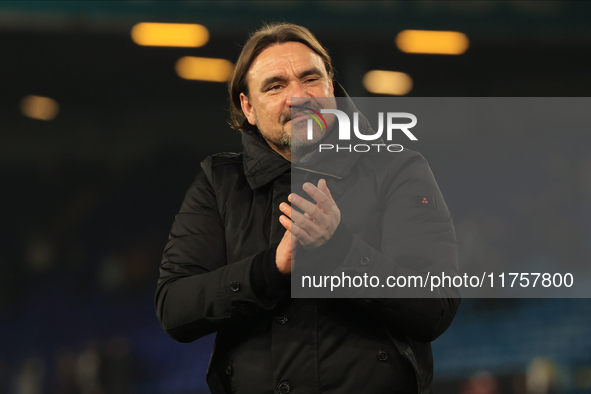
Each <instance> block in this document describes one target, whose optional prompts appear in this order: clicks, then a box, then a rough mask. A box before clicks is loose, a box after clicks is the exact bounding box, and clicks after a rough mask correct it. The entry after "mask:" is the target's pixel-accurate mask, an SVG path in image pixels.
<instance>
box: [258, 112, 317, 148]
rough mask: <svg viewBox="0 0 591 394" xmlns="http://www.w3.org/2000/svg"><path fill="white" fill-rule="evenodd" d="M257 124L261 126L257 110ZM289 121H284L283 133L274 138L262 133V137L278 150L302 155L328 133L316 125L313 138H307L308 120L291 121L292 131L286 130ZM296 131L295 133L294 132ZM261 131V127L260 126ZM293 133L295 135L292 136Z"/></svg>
mask: <svg viewBox="0 0 591 394" xmlns="http://www.w3.org/2000/svg"><path fill="white" fill-rule="evenodd" d="M254 118H255V124H256V125H257V127H258V126H259V120H258V118H257V115H256V112H255V114H254ZM286 124H287V122H283V125H282V127H281V133H280V134H279V136H278V137H277V138H273V137H272V136H269V135H264V134H263V133H261V135H262V137H263V138H264V139H265V140H267V141H269V143H271V144H273V146H275V147H276V148H277V149H278V150H280V151H283V152H285V151H290V152H291V154H292V156H298V157H300V156H302V155H304V154H305V153H307V152H309V151H310V150H312V149H313V148H314V146H315V145H316V144H317V143H318V142H320V141H321V140H322V139H323V138H324V137H325V135H326V130H324V129H323V128H319V127H317V125H314V129H313V138H312V139H311V140H309V139H308V138H307V132H308V127H307V122H306V121H304V120H301V121H299V122H296V123H293V122H291V132H290V131H288V130H286V128H285V125H286ZM294 132H295V133H294ZM259 133H260V128H259ZM292 135H293V136H294V137H293V138H292Z"/></svg>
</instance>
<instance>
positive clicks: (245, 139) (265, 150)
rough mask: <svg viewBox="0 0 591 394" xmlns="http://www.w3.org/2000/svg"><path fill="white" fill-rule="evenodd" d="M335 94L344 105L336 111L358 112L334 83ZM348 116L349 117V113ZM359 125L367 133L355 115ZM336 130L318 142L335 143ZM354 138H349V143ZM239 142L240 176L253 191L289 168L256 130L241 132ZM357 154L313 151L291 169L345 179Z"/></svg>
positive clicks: (366, 126)
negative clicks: (240, 144)
mask: <svg viewBox="0 0 591 394" xmlns="http://www.w3.org/2000/svg"><path fill="white" fill-rule="evenodd" d="M335 96H336V97H344V98H345V100H344V101H345V106H344V108H341V107H339V109H340V110H342V111H344V112H346V113H347V114H352V113H353V112H358V110H357V108H356V107H355V104H353V101H352V100H351V99H350V98H349V95H348V94H347V92H346V91H345V89H343V87H342V86H341V85H340V84H339V83H338V82H335ZM350 118H351V119H352V116H351V115H350ZM359 128H360V129H362V130H368V131H370V132H371V126H370V124H369V122H368V120H367V119H366V118H365V117H364V116H363V115H361V114H359ZM338 142H339V139H338V133H337V132H335V131H334V130H333V131H332V132H331V133H330V134H329V135H328V136H327V137H326V138H325V140H323V141H322V143H326V144H333V145H335V146H336V145H337V144H338ZM353 142H354V140H351V143H353ZM242 144H243V145H244V161H243V164H244V175H245V176H246V179H247V180H248V183H249V185H250V187H251V188H252V189H253V190H254V189H256V188H259V187H261V186H263V185H266V184H267V183H269V182H271V181H273V180H274V179H275V178H277V177H279V176H280V175H282V174H283V173H285V172H287V171H288V170H290V169H291V164H292V163H291V162H289V161H288V160H286V159H285V158H284V157H283V156H281V155H280V154H279V153H277V152H275V151H274V150H273V149H271V147H270V146H269V144H267V142H266V141H265V140H264V139H263V137H262V136H261V135H260V133H259V132H258V130H257V131H242ZM359 157H360V153H356V152H351V153H348V152H347V153H346V154H343V153H340V154H339V153H338V152H336V151H335V152H333V151H329V152H322V153H320V154H319V152H318V151H315V152H313V153H312V154H310V155H309V156H306V157H305V161H303V162H300V163H297V164H294V168H298V169H301V170H304V171H309V172H315V173H320V174H323V175H327V176H331V177H334V178H337V179H342V178H346V177H347V176H348V175H349V173H350V172H351V169H352V168H353V166H354V165H355V163H356V162H357V160H358V159H359Z"/></svg>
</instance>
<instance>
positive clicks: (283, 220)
mask: <svg viewBox="0 0 591 394" xmlns="http://www.w3.org/2000/svg"><path fill="white" fill-rule="evenodd" d="M279 223H281V224H282V225H283V227H285V229H286V230H287V231H289V232H290V233H291V224H292V222H291V220H290V219H289V218H288V217H287V216H285V215H281V216H279ZM292 234H293V233H292Z"/></svg>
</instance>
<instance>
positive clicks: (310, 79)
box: [306, 77, 318, 82]
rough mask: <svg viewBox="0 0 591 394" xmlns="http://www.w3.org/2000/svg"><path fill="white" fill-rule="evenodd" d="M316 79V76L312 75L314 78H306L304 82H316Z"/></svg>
mask: <svg viewBox="0 0 591 394" xmlns="http://www.w3.org/2000/svg"><path fill="white" fill-rule="evenodd" d="M316 81H318V78H316V77H314V78H309V79H307V80H306V82H316Z"/></svg>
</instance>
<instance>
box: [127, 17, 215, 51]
mask: <svg viewBox="0 0 591 394" xmlns="http://www.w3.org/2000/svg"><path fill="white" fill-rule="evenodd" d="M131 38H132V39H133V41H134V42H135V43H136V44H138V45H145V46H158V47H201V46H203V45H205V44H206V43H207V41H209V31H208V30H207V28H206V27H205V26H202V25H197V24H188V23H147V22H143V23H138V24H137V25H135V26H134V27H133V28H132V29H131Z"/></svg>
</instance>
